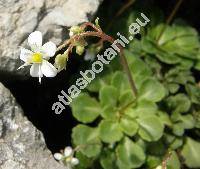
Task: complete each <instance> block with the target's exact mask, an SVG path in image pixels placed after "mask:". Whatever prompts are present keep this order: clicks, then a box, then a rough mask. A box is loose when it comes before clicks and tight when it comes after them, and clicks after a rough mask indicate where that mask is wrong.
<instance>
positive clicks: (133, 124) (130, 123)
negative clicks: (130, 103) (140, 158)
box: [120, 116, 139, 136]
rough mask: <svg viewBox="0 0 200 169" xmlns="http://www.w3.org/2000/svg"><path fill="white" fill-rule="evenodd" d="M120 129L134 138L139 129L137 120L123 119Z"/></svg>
mask: <svg viewBox="0 0 200 169" xmlns="http://www.w3.org/2000/svg"><path fill="white" fill-rule="evenodd" d="M120 127H121V128H122V130H123V132H124V133H126V134H127V135H129V136H134V135H135V134H136V133H137V131H138V128H139V126H138V123H137V121H136V120H135V119H131V118H128V117H126V116H125V117H123V118H122V119H121V121H120Z"/></svg>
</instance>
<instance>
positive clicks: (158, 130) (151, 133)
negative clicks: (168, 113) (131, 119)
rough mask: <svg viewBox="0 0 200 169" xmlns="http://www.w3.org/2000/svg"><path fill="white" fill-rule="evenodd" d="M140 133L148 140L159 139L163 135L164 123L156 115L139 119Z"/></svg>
mask: <svg viewBox="0 0 200 169" xmlns="http://www.w3.org/2000/svg"><path fill="white" fill-rule="evenodd" d="M138 122H139V125H140V128H139V135H140V136H141V137H142V138H143V139H144V140H146V141H157V140H159V139H160V138H161V137H162V135H163V130H164V125H163V123H161V122H160V120H159V118H158V117H156V116H147V117H143V118H140V119H138Z"/></svg>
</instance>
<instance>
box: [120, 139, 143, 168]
mask: <svg viewBox="0 0 200 169" xmlns="http://www.w3.org/2000/svg"><path fill="white" fill-rule="evenodd" d="M117 157H118V161H119V162H118V164H121V165H122V166H126V168H138V167H140V166H141V165H142V164H143V163H144V162H145V158H146V156H145V153H144V151H143V149H142V148H141V147H140V146H139V145H137V144H136V143H134V142H133V141H132V140H130V139H129V138H127V137H126V138H125V139H124V141H123V142H122V143H120V144H119V145H118V147H117ZM121 165H120V166H121ZM120 166H119V167H120Z"/></svg>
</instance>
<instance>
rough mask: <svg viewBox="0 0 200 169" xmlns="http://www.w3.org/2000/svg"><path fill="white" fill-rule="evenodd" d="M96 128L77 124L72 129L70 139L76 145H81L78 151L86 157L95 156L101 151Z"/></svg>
mask: <svg viewBox="0 0 200 169" xmlns="http://www.w3.org/2000/svg"><path fill="white" fill-rule="evenodd" d="M98 134H99V132H98V130H97V129H96V128H91V127H88V126H86V125H77V126H76V127H75V128H73V130H72V139H73V142H74V144H75V145H76V146H81V149H80V151H81V152H82V153H83V154H84V155H86V156H87V157H95V156H97V155H98V154H99V153H100V151H101V142H100V140H99V138H98Z"/></svg>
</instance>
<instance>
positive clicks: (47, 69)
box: [41, 60, 58, 77]
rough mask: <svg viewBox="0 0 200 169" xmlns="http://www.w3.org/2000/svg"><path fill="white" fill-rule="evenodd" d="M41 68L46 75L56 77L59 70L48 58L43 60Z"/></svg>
mask: <svg viewBox="0 0 200 169" xmlns="http://www.w3.org/2000/svg"><path fill="white" fill-rule="evenodd" d="M41 70H42V74H44V75H45V76H46V77H55V76H56V75H57V72H58V70H57V69H56V68H55V67H54V66H53V65H52V64H51V63H49V62H48V61H46V60H43V62H42V66H41Z"/></svg>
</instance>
